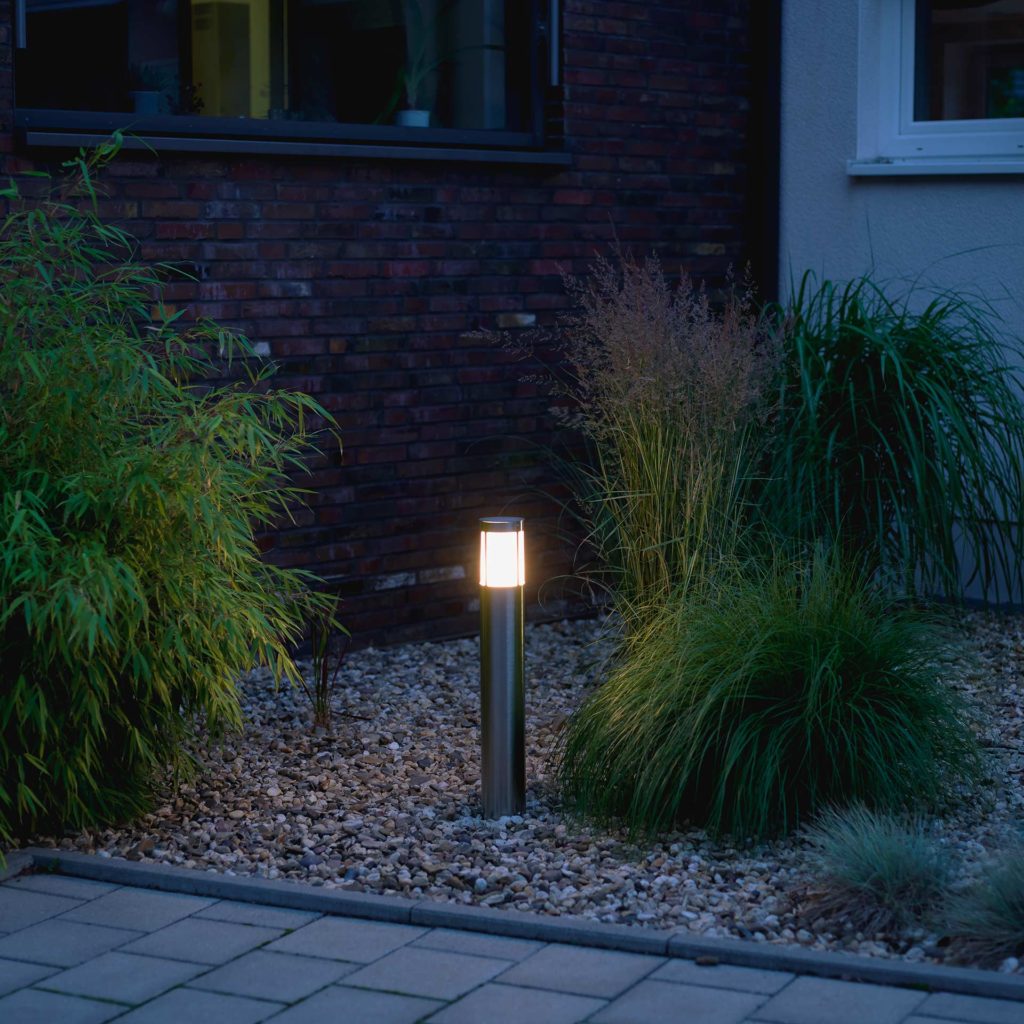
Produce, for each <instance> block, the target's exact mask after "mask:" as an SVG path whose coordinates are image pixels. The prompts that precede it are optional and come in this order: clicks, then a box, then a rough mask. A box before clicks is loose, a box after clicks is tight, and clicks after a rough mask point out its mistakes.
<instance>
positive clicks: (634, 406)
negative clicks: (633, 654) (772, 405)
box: [562, 255, 774, 632]
mask: <svg viewBox="0 0 1024 1024" xmlns="http://www.w3.org/2000/svg"><path fill="white" fill-rule="evenodd" d="M566 283H567V288H568V290H569V293H570V295H571V297H572V298H573V300H574V303H575V306H576V313H575V314H574V315H573V316H571V317H569V318H567V319H566V320H565V321H564V322H563V324H562V328H563V330H562V336H563V338H564V345H563V348H564V354H565V357H566V364H567V366H566V373H567V376H568V380H567V384H566V387H565V390H566V393H567V395H568V397H569V399H570V401H571V408H572V409H573V415H572V419H571V422H572V424H573V425H574V426H575V427H577V428H578V429H579V431H580V432H581V434H582V436H583V439H584V441H585V442H586V446H587V450H588V457H587V458H584V459H582V460H577V461H575V462H573V463H570V464H569V465H568V469H569V480H570V487H571V488H572V490H573V493H574V496H575V502H574V505H573V508H574V510H575V513H576V515H577V517H578V518H579V520H580V523H581V526H582V530H583V533H584V536H585V538H586V541H587V542H588V545H589V547H590V549H591V550H592V551H593V552H594V555H595V561H596V565H597V568H596V571H595V572H594V573H593V574H592V578H595V579H596V580H597V581H598V583H599V584H600V585H601V586H603V587H605V588H607V590H608V591H609V592H610V594H611V595H612V596H613V599H614V602H615V606H616V608H617V610H618V611H619V612H620V614H621V615H622V618H623V621H624V624H625V626H626V629H627V632H628V631H629V630H632V629H634V628H639V626H640V625H641V624H642V623H643V622H644V621H645V620H646V618H647V616H648V615H649V614H650V612H651V610H652V609H654V608H657V607H658V606H659V605H660V604H662V603H663V602H664V601H665V600H666V599H667V598H668V596H669V594H670V593H671V592H672V590H673V589H675V588H679V587H683V588H685V587H687V586H688V585H690V584H693V583H699V582H700V580H702V579H703V577H704V576H705V575H706V572H707V569H708V567H709V566H710V565H712V564H713V563H714V562H715V560H716V559H717V558H719V557H721V556H722V555H723V554H725V553H727V552H728V551H730V550H731V549H732V547H733V544H734V541H735V535H736V532H737V522H738V518H739V517H738V514H737V508H736V496H737V491H738V483H739V481H740V479H741V478H742V476H743V474H744V472H745V466H746V464H747V459H748V457H749V455H750V453H751V451H753V450H754V449H755V447H756V445H755V444H754V441H755V439H756V432H755V431H753V430H752V429H751V428H752V427H754V426H755V425H759V424H760V423H761V422H762V421H763V419H764V414H765V407H764V402H763V396H764V392H765V389H766V385H767V383H768V381H769V379H770V376H771V372H772V370H773V364H774V342H773V339H772V337H771V336H769V335H768V334H766V333H765V331H764V330H763V323H762V321H761V319H760V318H759V317H758V315H757V314H756V312H755V310H754V308H753V304H752V301H751V297H750V294H749V292H736V293H734V294H732V295H731V296H730V297H729V298H728V299H727V301H726V302H725V304H724V306H723V308H722V309H720V310H717V309H715V308H714V307H713V306H712V304H711V302H710V300H709V298H708V296H707V294H706V293H705V292H704V290H703V289H700V288H698V287H697V286H695V285H694V284H693V282H692V281H691V280H690V279H689V278H687V277H685V276H684V277H683V278H682V279H681V280H680V281H679V282H678V284H677V285H676V286H675V287H673V286H671V285H670V284H669V282H668V281H667V280H666V279H665V276H664V274H663V273H662V269H661V266H660V265H659V263H658V261H657V259H656V258H654V257H648V258H647V259H645V260H642V261H639V260H636V259H635V258H633V257H631V256H629V255H621V256H620V257H619V259H618V260H617V261H616V262H614V263H613V262H609V261H607V260H598V261H597V262H596V263H595V264H594V266H593V267H592V269H591V273H590V275H589V276H588V277H587V278H586V279H584V280H576V279H571V278H570V279H568V280H567V282H566Z"/></svg>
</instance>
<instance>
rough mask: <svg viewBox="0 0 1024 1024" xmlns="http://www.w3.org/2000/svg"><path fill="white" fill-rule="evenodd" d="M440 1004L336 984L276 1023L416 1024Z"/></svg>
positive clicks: (290, 1011) (291, 1008)
mask: <svg viewBox="0 0 1024 1024" xmlns="http://www.w3.org/2000/svg"><path fill="white" fill-rule="evenodd" d="M441 1005H442V1004H441V1003H439V1002H438V1001H437V1000H436V999H420V998H418V997H416V996H396V995H393V994H391V993H390V992H374V991H372V990H370V989H358V988H345V987H344V986H343V985H333V986H331V988H328V989H324V991H323V992H317V994H316V995H315V996H310V997H309V999H305V1000H303V1001H302V1002H301V1003H299V1004H298V1005H296V1006H292V1007H290V1008H289V1009H287V1010H285V1011H284V1013H282V1014H279V1015H278V1016H277V1017H275V1018H274V1024H349V1022H351V1024H415V1022H416V1021H419V1020H422V1019H423V1018H424V1017H426V1016H427V1014H429V1013H430V1011H431V1010H436V1009H437V1008H438V1007H440V1006H441ZM118 1024H120V1022H118Z"/></svg>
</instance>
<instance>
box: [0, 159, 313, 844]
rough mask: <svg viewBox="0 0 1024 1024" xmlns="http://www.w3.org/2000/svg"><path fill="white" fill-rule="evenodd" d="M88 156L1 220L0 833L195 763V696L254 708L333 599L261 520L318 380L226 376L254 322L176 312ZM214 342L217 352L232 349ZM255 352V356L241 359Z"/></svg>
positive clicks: (123, 804)
mask: <svg viewBox="0 0 1024 1024" xmlns="http://www.w3.org/2000/svg"><path fill="white" fill-rule="evenodd" d="M116 148H117V141H116V140H115V142H114V143H112V144H110V145H108V146H105V147H102V148H101V149H100V150H99V151H98V152H97V153H96V154H94V155H93V156H92V157H90V158H84V157H83V158H80V159H79V160H77V161H73V162H72V164H73V167H72V170H73V173H72V174H71V175H70V177H69V179H68V181H66V182H65V184H64V185H63V186H62V188H61V189H60V190H54V191H53V192H51V193H50V194H49V195H46V196H43V197H42V198H40V199H39V200H38V201H35V202H26V201H21V200H19V196H18V193H17V190H16V188H15V186H14V185H12V186H11V187H10V188H9V189H7V190H6V191H5V192H4V193H3V197H4V198H5V199H6V200H7V201H8V202H9V204H10V212H9V214H8V215H7V216H6V218H5V219H4V220H3V222H2V225H0V329H2V332H3V341H2V343H0V536H2V547H0V836H6V837H8V838H10V837H11V836H12V835H13V834H23V833H26V832H28V831H30V830H33V829H36V828H41V827H54V826H66V827H72V828H74V827H79V826H83V825H86V824H90V823H96V822H107V821H111V820H114V819H118V818H120V817H123V816H126V815H130V814H132V813H134V812H137V811H138V810H140V809H141V808H142V807H144V806H145V804H146V802H147V798H148V796H149V794H150V791H151V787H152V784H153V780H154V778H155V777H156V776H158V775H159V774H160V773H161V772H163V771H164V770H166V769H167V768H171V769H174V770H184V769H187V768H188V758H187V756H186V754H185V753H184V746H183V744H185V742H186V740H187V739H188V737H189V735H190V734H191V731H192V729H193V723H194V721H195V719H196V717H197V716H201V717H202V719H203V720H204V721H205V724H206V726H207V727H209V729H210V730H212V731H213V732H216V731H218V730H221V729H224V728H228V727H233V726H236V725H238V724H239V722H240V718H241V713H240V710H239V703H238V697H237V693H236V688H235V687H236V684H235V680H236V677H237V674H238V672H240V671H241V670H243V669H245V668H248V667H249V666H250V665H251V664H252V663H253V662H254V661H262V662H264V663H268V664H269V665H271V667H272V668H273V670H274V672H275V673H276V674H277V676H278V677H281V676H292V677H294V676H295V674H296V670H295V666H294V664H293V662H292V658H291V655H290V653H289V651H290V643H291V642H292V641H293V640H295V639H297V638H298V636H299V634H300V631H301V628H302V624H303V622H304V620H305V619H306V618H307V617H308V616H309V615H310V614H312V613H313V612H314V611H315V610H316V609H317V608H321V607H323V601H322V600H321V599H320V598H317V597H314V596H311V595H310V590H309V582H310V579H309V578H308V577H306V576H305V575H304V574H300V573H297V572H294V571H287V570H282V569H278V568H275V567H273V566H270V565H266V564H264V563H263V562H262V561H261V559H260V557H259V550H258V547H257V543H256V540H255V538H254V532H253V531H254V529H255V528H257V527H262V526H266V525H269V524H271V523H273V522H275V521H276V520H277V519H278V517H279V516H280V515H281V514H282V513H284V512H285V511H286V510H287V507H288V505H289V503H290V502H291V501H292V499H294V498H295V497H296V495H297V494H298V493H299V492H297V491H296V490H295V488H293V487H291V486H286V485H282V481H283V477H284V474H285V473H286V472H287V471H290V470H293V469H300V468H301V467H302V465H303V463H302V458H303V456H304V454H305V452H306V451H307V449H308V445H309V442H310V433H309V431H310V419H309V417H310V416H316V417H323V416H325V415H326V414H325V413H324V411H323V410H322V409H321V408H320V407H319V406H318V405H317V404H316V403H315V402H314V401H313V400H312V399H310V398H308V397H306V396H304V395H301V394H295V393H288V392H272V391H268V390H266V388H265V386H264V382H265V380H266V378H267V377H268V376H269V375H270V372H271V371H270V370H269V369H268V368H265V367H264V368H261V369H259V370H258V371H254V372H253V373H252V374H251V375H249V376H246V377H245V378H244V379H241V380H239V379H235V380H233V381H228V382H223V381H221V382H220V383H218V382H217V380H216V379H215V378H216V377H217V375H218V374H223V372H224V370H225V367H226V365H234V366H235V367H238V361H237V359H236V360H235V362H234V364H231V362H230V361H231V359H232V357H233V356H239V355H240V356H249V355H251V354H252V353H251V349H250V347H249V345H248V344H247V342H246V341H245V340H244V339H242V338H240V337H237V336H235V335H232V334H231V333H230V332H228V331H225V330H222V329H220V328H218V327H217V326H216V325H213V324H208V323H197V324H194V325H191V326H188V327H186V326H185V325H184V322H183V321H182V320H181V319H180V318H178V317H174V316H165V315H163V314H162V313H161V309H162V308H163V307H162V304H161V298H160V295H161V277H162V276H164V273H163V270H162V269H161V268H155V269H150V268H147V267H145V266H143V265H141V264H140V263H139V262H137V260H136V258H135V253H134V246H133V243H132V240H131V239H130V238H129V237H128V236H127V235H126V234H124V233H123V232H122V231H120V230H118V229H117V228H115V227H112V226H110V225H108V224H105V223H103V222H102V221H101V219H100V218H99V216H98V215H97V212H96V191H95V189H94V187H93V176H94V174H95V173H96V171H97V168H98V167H100V166H101V165H102V164H103V163H105V162H106V161H107V160H109V159H110V158H111V157H112V156H113V154H114V153H115V152H116ZM215 356H216V357H219V361H218V359H217V358H215ZM245 365H247V366H248V365H250V364H245Z"/></svg>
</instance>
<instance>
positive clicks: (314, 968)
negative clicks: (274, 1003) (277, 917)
mask: <svg viewBox="0 0 1024 1024" xmlns="http://www.w3.org/2000/svg"><path fill="white" fill-rule="evenodd" d="M358 969H359V965H358V964H350V963H343V962H342V961H341V960H320V959H317V958H316V957H312V956H292V955H291V954H289V953H265V952H264V951H263V950H262V949H257V950H255V951H254V952H252V953H247V954H246V955H245V956H243V957H239V958H238V959H237V960H232V961H231V963H229V964H225V965H224V966H223V967H218V968H217V969H216V970H214V971H210V972H209V974H204V975H203V976H202V977H201V978H196V980H195V981H193V982H192V984H191V986H190V987H191V988H203V989H210V990H211V991H214V992H229V993H233V994H235V995H243V996H255V997H256V998H257V999H276V1000H278V1001H279V1002H282V1003H294V1002H296V1001H297V1000H299V999H303V998H305V997H306V996H308V995H311V994H312V993H314V992H316V990H317V989H321V988H323V987H324V986H325V985H330V984H332V983H333V982H335V981H340V980H341V979H342V978H344V977H345V976H346V975H348V974H351V973H352V972H353V971H356V970H358Z"/></svg>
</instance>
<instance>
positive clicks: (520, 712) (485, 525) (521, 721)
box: [480, 516, 526, 818]
mask: <svg viewBox="0 0 1024 1024" xmlns="http://www.w3.org/2000/svg"><path fill="white" fill-rule="evenodd" d="M525 583H526V548H525V541H524V534H523V520H522V519H521V518H520V517H519V516H488V517H486V518H485V519H481V520H480V736H481V748H482V749H481V754H482V757H481V789H482V791H483V803H484V817H485V818H500V817H502V816H503V815H506V814H521V813H522V811H523V809H524V808H525V806H526V751H525V737H524V730H525V720H526V710H525V704H524V697H523V587H524V585H525Z"/></svg>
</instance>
